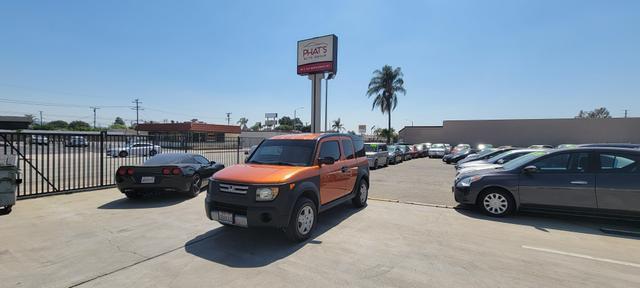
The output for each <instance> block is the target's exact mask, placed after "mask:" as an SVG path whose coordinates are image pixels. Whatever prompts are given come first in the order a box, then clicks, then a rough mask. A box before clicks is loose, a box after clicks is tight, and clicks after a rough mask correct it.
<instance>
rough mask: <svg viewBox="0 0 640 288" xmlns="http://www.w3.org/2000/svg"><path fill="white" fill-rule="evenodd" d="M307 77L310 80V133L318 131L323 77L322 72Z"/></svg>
mask: <svg viewBox="0 0 640 288" xmlns="http://www.w3.org/2000/svg"><path fill="white" fill-rule="evenodd" d="M309 79H310V80H311V133H320V131H321V130H320V129H321V128H320V114H321V113H322V112H321V108H322V107H321V104H322V102H321V98H322V79H324V73H315V74H311V75H309Z"/></svg>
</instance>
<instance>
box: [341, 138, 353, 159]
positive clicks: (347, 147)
mask: <svg viewBox="0 0 640 288" xmlns="http://www.w3.org/2000/svg"><path fill="white" fill-rule="evenodd" d="M342 150H344V155H345V156H346V158H347V159H353V158H354V155H353V143H351V140H342Z"/></svg>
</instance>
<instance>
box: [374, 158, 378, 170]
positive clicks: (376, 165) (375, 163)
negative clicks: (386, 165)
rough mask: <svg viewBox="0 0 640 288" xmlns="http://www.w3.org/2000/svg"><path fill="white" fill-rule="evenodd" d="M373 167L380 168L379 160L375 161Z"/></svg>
mask: <svg viewBox="0 0 640 288" xmlns="http://www.w3.org/2000/svg"><path fill="white" fill-rule="evenodd" d="M373 169H378V160H377V159H376V160H375V161H373Z"/></svg>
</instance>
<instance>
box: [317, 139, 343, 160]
mask: <svg viewBox="0 0 640 288" xmlns="http://www.w3.org/2000/svg"><path fill="white" fill-rule="evenodd" d="M325 157H331V158H333V159H334V160H339V159H340V146H339V145H338V141H327V142H324V143H322V144H321V145H320V158H325Z"/></svg>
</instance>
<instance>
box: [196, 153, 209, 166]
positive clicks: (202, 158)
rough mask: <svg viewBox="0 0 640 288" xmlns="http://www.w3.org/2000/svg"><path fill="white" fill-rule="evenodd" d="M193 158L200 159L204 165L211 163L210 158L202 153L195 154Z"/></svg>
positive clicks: (199, 161)
mask: <svg viewBox="0 0 640 288" xmlns="http://www.w3.org/2000/svg"><path fill="white" fill-rule="evenodd" d="M193 158H194V159H195V160H196V161H198V163H200V164H203V165H208V164H209V160H207V158H204V157H202V156H200V155H195V156H193Z"/></svg>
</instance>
